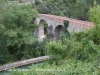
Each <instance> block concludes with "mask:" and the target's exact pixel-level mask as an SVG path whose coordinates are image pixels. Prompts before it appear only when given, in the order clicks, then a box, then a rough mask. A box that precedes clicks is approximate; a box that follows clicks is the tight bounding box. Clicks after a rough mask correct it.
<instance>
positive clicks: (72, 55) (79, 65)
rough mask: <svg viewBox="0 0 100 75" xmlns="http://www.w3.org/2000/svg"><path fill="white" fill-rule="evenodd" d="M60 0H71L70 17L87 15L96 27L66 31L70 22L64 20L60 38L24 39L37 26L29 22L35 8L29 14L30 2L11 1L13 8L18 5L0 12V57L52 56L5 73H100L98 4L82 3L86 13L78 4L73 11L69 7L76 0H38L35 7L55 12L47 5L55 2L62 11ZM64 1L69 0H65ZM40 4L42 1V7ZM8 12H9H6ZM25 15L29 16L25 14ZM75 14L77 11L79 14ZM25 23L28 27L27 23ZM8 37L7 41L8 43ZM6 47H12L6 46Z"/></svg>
mask: <svg viewBox="0 0 100 75" xmlns="http://www.w3.org/2000/svg"><path fill="white" fill-rule="evenodd" d="M63 1H64V3H63V5H64V4H67V3H68V2H70V3H69V4H70V8H69V6H68V9H70V16H69V17H73V18H74V17H75V18H77V19H83V20H88V19H89V20H90V21H92V22H94V23H95V27H94V28H92V29H90V30H86V31H81V32H78V33H71V34H69V33H68V31H67V30H66V28H67V27H68V24H69V22H68V21H64V27H63V29H62V31H61V33H60V36H61V38H60V39H59V40H54V41H51V40H47V39H46V40H44V41H43V42H38V41H34V39H33V41H31V40H32V39H28V40H27V41H25V40H26V39H27V38H28V37H30V38H31V36H32V34H31V32H32V31H33V30H34V28H36V27H38V25H35V24H34V25H33V26H32V19H33V18H32V17H36V16H35V15H36V14H37V11H36V10H34V12H32V13H34V14H35V15H34V14H32V15H33V16H32V15H31V12H30V11H31V7H30V6H28V7H27V6H15V5H12V8H13V7H14V9H17V10H13V11H11V10H12V8H11V10H10V9H9V11H11V12H6V13H3V14H4V15H1V16H2V19H1V18H0V19H1V22H0V35H2V36H0V39H2V40H0V42H3V43H2V44H0V48H1V50H0V51H2V52H1V54H0V55H1V56H0V59H1V58H2V59H7V58H11V56H12V58H13V59H11V60H14V59H17V60H20V59H18V58H19V57H18V58H17V57H16V56H17V55H19V56H20V55H22V57H24V59H25V58H30V57H37V56H41V55H47V54H48V55H50V56H51V59H50V60H48V61H46V62H44V63H42V64H40V65H32V66H30V67H29V68H28V69H27V70H28V71H17V68H16V71H9V72H8V75H100V6H99V5H98V4H97V3H96V2H93V1H92V0H88V1H90V2H89V3H88V5H87V6H85V7H84V6H82V7H83V8H84V10H85V8H88V9H86V10H87V11H85V12H86V13H85V12H83V11H82V10H80V9H79V8H77V10H76V8H75V9H73V10H75V11H72V9H71V8H73V6H74V5H75V6H78V5H79V4H77V3H76V0H75V2H74V1H73V0H62V1H61V0H51V1H49V0H47V1H46V2H45V4H41V3H40V4H38V2H37V5H36V8H37V10H38V11H39V12H41V13H45V12H43V11H41V10H46V9H47V10H49V11H52V12H55V10H51V9H53V8H51V9H50V8H49V7H50V6H52V5H53V4H54V5H55V6H56V7H57V8H59V10H60V11H61V9H60V6H57V3H59V2H63ZM65 1H68V2H65ZM77 1H79V3H80V2H81V1H83V0H77ZM85 1H87V0H84V2H85ZM98 1H99V0H98ZM84 2H82V4H83V5H84V4H85V3H84ZM49 3H50V4H51V3H52V5H50V4H49ZM73 3H74V4H73ZM86 3H87V2H86ZM72 4H73V5H72ZM76 4H77V5H76ZM41 5H44V7H43V6H41ZM45 5H47V6H48V7H46V6H45ZM40 6H41V9H40ZM24 7H25V8H24ZM42 7H43V9H42ZM65 7H66V6H65ZM90 7H91V8H90ZM23 8H24V9H23ZM38 8H39V9H38ZM44 8H46V9H44ZM20 10H21V11H20ZM27 10H30V11H27ZM65 10H67V9H65ZM15 11H19V14H18V13H15ZM22 11H24V13H21V12H22ZM80 11H82V13H80V14H81V15H79V14H78V13H79V12H80ZM25 12H26V13H25ZM57 12H58V10H57ZM71 12H73V13H71ZM74 12H75V13H74ZM87 12H88V13H87ZM8 13H9V15H6V14H8ZM27 13H28V14H29V13H30V15H31V16H30V15H27ZM50 13H51V12H50ZM20 14H21V15H20ZM51 14H52V13H51ZM82 14H83V15H82ZM15 15H17V16H20V19H21V18H24V22H23V19H21V20H20V21H19V18H16V17H15ZM23 15H24V16H23ZM25 15H26V16H28V17H25ZM57 15H59V14H57ZM76 15H78V16H79V17H78V16H76ZM86 15H88V17H85V16H86ZM21 16H22V17H21ZM63 16H68V13H67V14H64V15H63ZM6 19H8V20H6ZM16 21H17V22H16ZM20 22H21V25H20ZM17 23H19V24H17ZM9 25H10V27H9ZM24 25H25V29H24V28H23V27H24ZM27 25H28V26H29V27H27ZM30 26H31V28H32V30H31V28H30ZM20 27H21V30H19V29H20ZM26 27H27V28H26ZM17 29H18V30H17ZM24 30H25V31H24ZM23 31H24V32H23ZM20 32H21V33H23V34H24V33H25V34H24V35H23V34H20ZM16 33H17V34H16ZM26 33H27V34H26ZM29 33H30V35H29ZM18 34H20V35H21V37H19V36H18ZM25 37H26V38H25ZM5 39H6V40H5ZM20 39H21V40H20ZM29 40H30V41H31V42H30V41H29ZM7 41H10V43H9V42H7ZM16 41H20V42H19V43H18V42H16ZM19 45H20V46H19ZM9 47H10V48H11V49H9ZM10 50H11V53H12V52H13V53H12V54H13V55H12V54H10ZM13 50H14V51H13ZM8 52H9V53H8ZM4 53H6V55H7V56H9V57H6V55H5V54H4ZM19 53H21V54H19ZM8 54H9V55H8ZM4 55H5V56H4ZM29 55H30V56H29ZM20 58H21V57H20ZM2 59H1V60H0V61H1V62H4V60H2ZM11 60H10V61H11ZM6 61H7V60H6ZM7 62H8V61H7Z"/></svg>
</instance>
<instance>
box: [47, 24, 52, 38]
mask: <svg viewBox="0 0 100 75" xmlns="http://www.w3.org/2000/svg"><path fill="white" fill-rule="evenodd" d="M47 30H48V34H47V35H46V37H47V38H48V39H52V38H54V35H53V27H52V25H51V26H49V27H48V29H47Z"/></svg>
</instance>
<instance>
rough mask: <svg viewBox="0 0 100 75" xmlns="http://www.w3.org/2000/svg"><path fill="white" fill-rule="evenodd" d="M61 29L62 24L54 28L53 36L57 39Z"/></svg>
mask: <svg viewBox="0 0 100 75" xmlns="http://www.w3.org/2000/svg"><path fill="white" fill-rule="evenodd" d="M61 29H62V25H58V26H57V27H56V28H55V30H54V38H55V39H56V40H57V39H60V36H59V35H60V31H61Z"/></svg>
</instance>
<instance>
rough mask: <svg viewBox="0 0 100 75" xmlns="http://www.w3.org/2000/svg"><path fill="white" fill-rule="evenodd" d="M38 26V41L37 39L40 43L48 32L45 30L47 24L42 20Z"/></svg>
mask: <svg viewBox="0 0 100 75" xmlns="http://www.w3.org/2000/svg"><path fill="white" fill-rule="evenodd" d="M39 24H40V27H39V35H38V39H39V40H40V41H42V40H43V38H44V37H45V36H46V35H47V33H48V31H47V29H48V24H47V22H46V21H45V20H44V19H41V20H40V22H39Z"/></svg>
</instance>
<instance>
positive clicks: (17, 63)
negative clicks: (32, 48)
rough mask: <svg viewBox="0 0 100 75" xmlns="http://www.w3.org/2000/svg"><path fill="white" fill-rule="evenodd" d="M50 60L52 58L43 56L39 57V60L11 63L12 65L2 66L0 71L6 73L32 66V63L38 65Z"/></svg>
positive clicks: (32, 59)
mask: <svg viewBox="0 0 100 75" xmlns="http://www.w3.org/2000/svg"><path fill="white" fill-rule="evenodd" d="M49 58H50V57H49V56H41V57H37V58H31V59H27V60H22V61H18V62H14V63H11V64H5V65H2V66H0V71H4V70H5V71H6V70H8V69H10V68H14V67H19V66H23V65H28V64H32V63H38V62H41V61H44V60H47V59H49Z"/></svg>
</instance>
